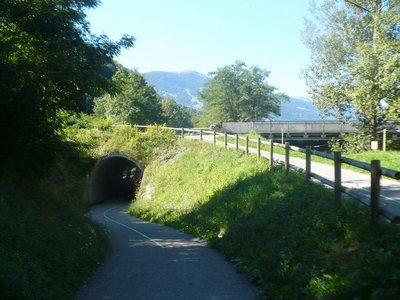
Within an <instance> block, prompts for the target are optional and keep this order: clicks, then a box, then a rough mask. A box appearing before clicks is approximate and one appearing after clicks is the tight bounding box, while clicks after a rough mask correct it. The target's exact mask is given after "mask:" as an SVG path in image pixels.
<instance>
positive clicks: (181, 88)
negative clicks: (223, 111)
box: [144, 70, 322, 121]
mask: <svg viewBox="0 0 400 300" xmlns="http://www.w3.org/2000/svg"><path fill="white" fill-rule="evenodd" d="M144 76H145V78H146V80H147V82H148V83H149V84H150V85H152V86H154V88H155V89H156V90H157V92H158V93H160V95H162V96H164V97H172V98H174V99H175V100H176V101H177V102H178V103H179V104H182V105H184V106H187V107H190V108H194V109H197V110H201V107H202V103H201V102H200V101H199V100H198V98H197V96H198V93H199V92H200V91H201V89H202V88H203V86H204V84H205V83H206V82H207V81H208V80H210V79H211V76H208V75H205V74H202V73H200V72H197V71H194V70H185V71H182V72H169V71H151V72H147V73H144ZM272 119H274V120H276V121H283V120H287V121H306V120H307V121H308V120H309V121H311V120H321V119H322V118H321V117H320V116H319V112H318V109H317V108H316V107H315V106H314V105H313V103H312V101H311V100H310V99H309V98H306V97H301V96H294V97H290V100H289V101H284V102H282V105H281V115H280V116H275V117H273V118H272Z"/></svg>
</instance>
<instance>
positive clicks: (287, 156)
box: [285, 142, 290, 175]
mask: <svg viewBox="0 0 400 300" xmlns="http://www.w3.org/2000/svg"><path fill="white" fill-rule="evenodd" d="M289 151H290V144H289V142H286V143H285V175H288V174H289Z"/></svg>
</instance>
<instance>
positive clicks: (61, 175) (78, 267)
mask: <svg viewBox="0 0 400 300" xmlns="http://www.w3.org/2000/svg"><path fill="white" fill-rule="evenodd" d="M82 155H83V154H82V153H77V152H76V150H75V149H74V148H71V147H70V146H66V145H65V146H64V150H63V152H61V153H58V155H57V159H56V161H57V163H56V164H55V165H54V166H53V168H52V170H51V172H50V173H49V175H48V176H47V177H45V178H43V179H40V180H36V181H35V180H32V179H30V180H27V179H26V178H24V177H23V176H24V175H25V174H21V175H20V176H21V177H20V178H18V179H15V178H14V180H13V181H11V182H10V181H9V180H6V179H7V178H3V179H2V181H1V182H0V254H1V255H0V269H1V270H2V272H1V273H0V298H1V299H68V298H71V297H72V296H73V293H74V292H75V290H76V289H77V288H78V287H79V286H80V285H81V284H82V282H83V281H84V280H85V279H86V278H87V277H88V276H89V275H90V274H91V273H92V272H94V271H95V270H96V269H97V267H98V264H99V263H100V262H101V260H102V259H103V258H104V255H105V252H106V248H107V247H106V245H107V243H106V241H107V238H106V234H105V232H104V230H103V229H102V228H101V227H99V226H98V225H97V224H95V223H94V222H92V221H91V220H90V219H89V218H88V217H86V216H85V214H84V213H85V210H86V206H85V205H84V203H83V201H82V191H83V188H84V184H85V180H86V177H85V176H86V174H88V171H89V170H90V169H89V168H90V166H91V165H92V161H91V160H90V159H89V158H87V159H85V158H82ZM79 157H81V158H79Z"/></svg>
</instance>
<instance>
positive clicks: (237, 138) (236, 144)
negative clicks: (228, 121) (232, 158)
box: [235, 133, 239, 151]
mask: <svg viewBox="0 0 400 300" xmlns="http://www.w3.org/2000/svg"><path fill="white" fill-rule="evenodd" d="M235 146H236V151H238V150H239V135H238V134H237V133H236V135H235Z"/></svg>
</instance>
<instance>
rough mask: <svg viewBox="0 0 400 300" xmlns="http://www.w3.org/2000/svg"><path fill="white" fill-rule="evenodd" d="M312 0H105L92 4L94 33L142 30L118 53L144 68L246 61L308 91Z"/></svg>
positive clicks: (202, 67)
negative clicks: (307, 27) (305, 71)
mask: <svg viewBox="0 0 400 300" xmlns="http://www.w3.org/2000/svg"><path fill="white" fill-rule="evenodd" d="M308 8H309V0H285V1H282V0H103V1H102V4H101V5H100V6H99V7H97V8H95V9H94V10H88V11H87V15H88V20H89V22H90V23H91V28H92V32H94V33H97V34H99V33H105V34H107V35H108V36H109V37H110V38H112V39H118V38H120V37H121V36H122V35H123V34H124V33H126V34H130V35H133V36H135V38H136V44H135V47H134V48H133V49H130V50H126V51H123V53H122V54H121V55H120V56H119V57H118V58H117V61H119V62H120V63H121V64H123V65H124V66H126V67H128V68H136V69H137V70H138V71H139V72H142V73H144V72H149V71H185V70H196V71H198V72H201V73H205V74H207V73H208V72H212V71H215V70H216V69H217V68H220V67H223V66H226V65H229V64H232V63H233V62H235V61H236V60H242V61H244V62H246V63H247V64H248V65H257V66H259V67H261V68H264V69H267V70H269V71H271V74H270V78H269V82H270V84H272V85H274V86H276V87H278V88H279V91H280V92H284V93H286V94H288V95H290V96H307V93H306V87H305V84H304V80H302V79H300V78H299V74H300V72H301V69H302V68H304V66H305V65H306V64H307V63H308V61H309V56H310V54H309V51H308V49H307V48H306V47H305V46H304V44H303V43H302V41H301V31H302V30H303V28H304V18H305V17H307V16H309V11H308Z"/></svg>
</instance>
